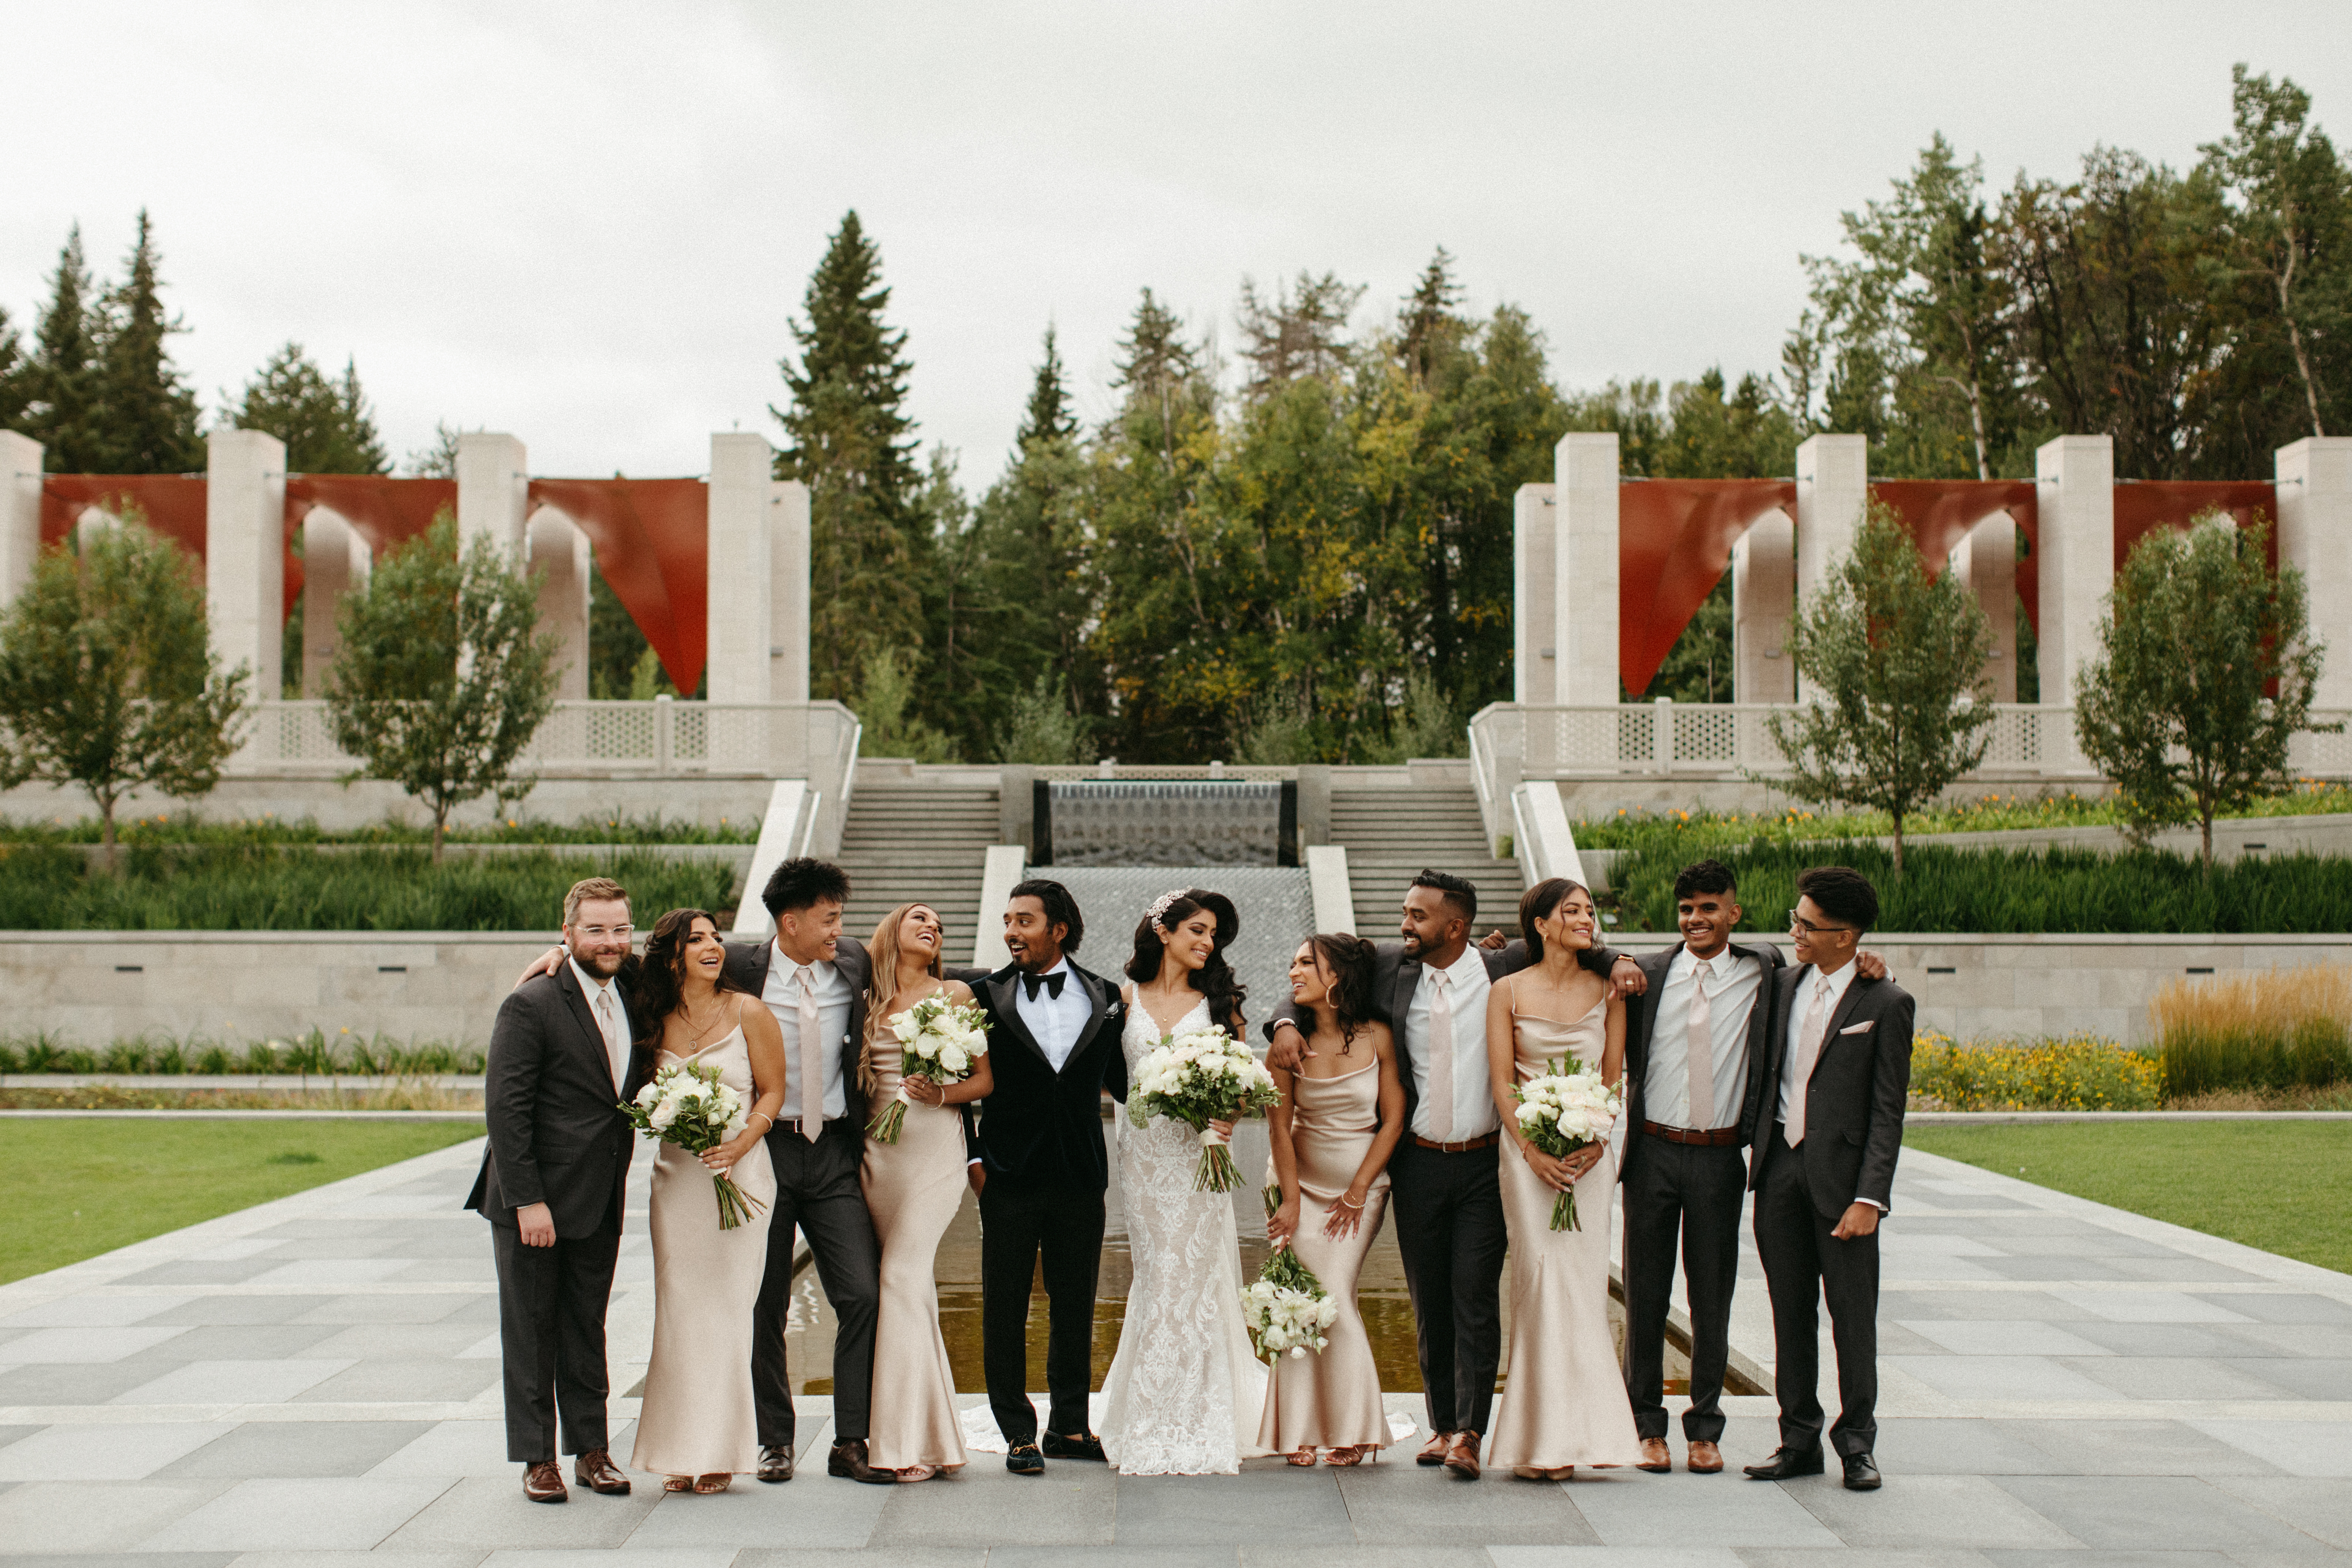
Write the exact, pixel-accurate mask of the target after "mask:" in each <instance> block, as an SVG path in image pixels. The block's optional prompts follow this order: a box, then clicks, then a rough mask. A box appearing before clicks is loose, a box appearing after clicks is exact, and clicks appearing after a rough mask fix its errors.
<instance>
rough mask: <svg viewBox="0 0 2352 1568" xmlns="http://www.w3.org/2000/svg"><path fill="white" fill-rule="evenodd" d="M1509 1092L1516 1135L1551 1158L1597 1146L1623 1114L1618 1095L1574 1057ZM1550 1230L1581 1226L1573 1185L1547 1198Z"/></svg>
mask: <svg viewBox="0 0 2352 1568" xmlns="http://www.w3.org/2000/svg"><path fill="white" fill-rule="evenodd" d="M1512 1093H1513V1094H1514V1095H1515V1096H1516V1097H1517V1100H1518V1102H1519V1113H1518V1114H1519V1133H1520V1135H1521V1136H1522V1137H1524V1138H1526V1139H1527V1141H1528V1142H1530V1143H1532V1144H1534V1145H1535V1146H1536V1147H1537V1148H1538V1149H1540V1150H1542V1151H1543V1152H1545V1153H1547V1154H1549V1155H1550V1156H1552V1157H1553V1158H1554V1159H1559V1158H1562V1157H1564V1156H1566V1155H1569V1154H1572V1153H1574V1152H1576V1151H1577V1150H1579V1149H1581V1148H1583V1147H1584V1146H1585V1145H1586V1144H1588V1143H1598V1142H1601V1141H1602V1140H1603V1139H1605V1138H1607V1137H1608V1136H1609V1130H1610V1129H1611V1128H1612V1127H1614V1126H1616V1125H1617V1118H1618V1117H1619V1116H1620V1115H1622V1114H1623V1112H1624V1110H1625V1096H1624V1093H1623V1091H1622V1090H1621V1089H1614V1088H1612V1087H1611V1086H1610V1085H1608V1084H1606V1083H1603V1082H1602V1081H1601V1075H1600V1074H1599V1073H1598V1072H1595V1071H1593V1070H1592V1069H1591V1068H1588V1067H1586V1066H1585V1065H1584V1064H1583V1063H1582V1062H1581V1061H1579V1060H1578V1059H1577V1058H1574V1057H1569V1058H1565V1059H1564V1060H1563V1059H1562V1058H1554V1059H1553V1060H1552V1061H1551V1063H1550V1064H1549V1071H1547V1072H1545V1073H1544V1074H1543V1075H1542V1076H1541V1077H1539V1078H1531V1079H1528V1081H1527V1082H1525V1083H1523V1084H1521V1085H1519V1086H1518V1087H1517V1089H1514V1090H1512ZM1551 1227H1552V1229H1554V1230H1582V1229H1583V1228H1584V1226H1583V1223H1582V1222H1581V1221H1580V1220H1579V1219H1578V1218H1577V1217H1576V1189H1575V1188H1574V1187H1573V1186H1570V1187H1566V1188H1563V1189H1562V1190H1561V1192H1560V1194H1559V1197H1557V1198H1555V1199H1553V1200H1552V1205H1551Z"/></svg>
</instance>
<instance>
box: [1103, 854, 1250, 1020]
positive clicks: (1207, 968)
mask: <svg viewBox="0 0 2352 1568" xmlns="http://www.w3.org/2000/svg"><path fill="white" fill-rule="evenodd" d="M1196 910H1206V911H1208V914H1209V917H1210V918H1211V919H1212V920H1213V921H1216V922H1217V938H1216V946H1215V947H1213V948H1212V949H1211V950H1210V952H1209V962H1208V963H1204V964H1202V965H1201V967H1200V968H1198V969H1196V970H1194V971H1192V974H1191V975H1190V976H1189V977H1188V978H1190V979H1191V981H1192V989H1193V990H1195V991H1198V992H1199V993H1200V994H1202V995H1203V996H1206V997H1207V998H1208V999H1209V1016H1210V1017H1211V1018H1212V1019H1213V1020H1214V1021H1215V1022H1217V1023H1220V1024H1223V1025H1224V1026H1225V1027H1227V1028H1228V1029H1231V1030H1233V1031H1234V1034H1236V1035H1238V1034H1240V1033H1241V1030H1242V1026H1243V1024H1244V1018H1243V1016H1242V1003H1243V1001H1244V999H1245V998H1246V997H1247V996H1248V995H1249V987H1248V986H1246V985H1244V984H1242V983H1241V979H1240V977H1239V976H1238V975H1236V974H1234V966H1233V964H1232V963H1229V962H1227V960H1226V958H1225V950H1226V949H1227V948H1229V947H1231V946H1233V945H1234V938H1235V937H1237V936H1239V935H1241V933H1242V917H1241V911H1240V910H1236V909H1234V901H1233V900H1231V899H1229V898H1227V897H1225V896H1224V894H1223V893H1213V892H1210V891H1209V890H1208V889H1205V888H1190V889H1186V890H1185V891H1184V893H1183V895H1182V896H1181V898H1178V899H1176V900H1173V901H1172V902H1171V903H1170V904H1169V906H1168V907H1167V909H1165V910H1162V911H1161V912H1160V925H1154V924H1153V923H1152V921H1151V917H1150V915H1146V916H1144V917H1143V919H1141V920H1140V921H1137V922H1136V926H1135V952H1134V953H1133V954H1132V955H1131V956H1130V957H1129V959H1128V961H1127V977H1128V978H1129V980H1132V981H1134V982H1135V983H1136V984H1139V985H1140V984H1144V983H1145V982H1146V981H1150V980H1152V979H1155V978H1157V977H1158V975H1159V973H1160V963H1162V961H1164V960H1165V959H1166V958H1167V956H1168V943H1167V942H1165V941H1163V940H1162V939H1161V937H1160V927H1161V926H1171V927H1172V926H1175V925H1178V924H1180V923H1181V922H1182V921H1187V920H1190V919H1191V918H1192V915H1193V913H1194V911H1196Z"/></svg>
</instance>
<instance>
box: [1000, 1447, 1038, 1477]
mask: <svg viewBox="0 0 2352 1568" xmlns="http://www.w3.org/2000/svg"><path fill="white" fill-rule="evenodd" d="M1004 1468H1006V1469H1008V1470H1011V1471H1012V1472H1013V1474H1014V1475H1016V1476H1042V1475H1044V1474H1045V1455H1043V1454H1041V1453H1039V1452H1038V1451H1037V1445H1036V1444H1034V1443H1015V1444H1013V1447H1010V1448H1007V1449H1006V1450H1005V1451H1004Z"/></svg>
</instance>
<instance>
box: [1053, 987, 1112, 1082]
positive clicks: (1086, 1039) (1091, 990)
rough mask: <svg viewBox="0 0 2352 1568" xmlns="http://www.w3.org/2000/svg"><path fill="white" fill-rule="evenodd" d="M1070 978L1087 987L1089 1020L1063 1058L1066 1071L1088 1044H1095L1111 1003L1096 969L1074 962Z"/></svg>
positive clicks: (1063, 1068)
mask: <svg viewBox="0 0 2352 1568" xmlns="http://www.w3.org/2000/svg"><path fill="white" fill-rule="evenodd" d="M1070 978H1071V979H1073V980H1075V981H1076V982H1077V983H1078V984H1080V985H1081V986H1083V987H1084V988H1085V989H1086V993H1087V1022H1086V1026H1085V1027H1084V1028H1082V1029H1080V1030H1079V1031H1078V1038H1077V1043H1076V1044H1075V1045H1073V1046H1072V1047H1070V1054H1069V1055H1068V1056H1066V1057H1064V1058H1062V1070H1063V1071H1064V1072H1067V1071H1069V1070H1070V1064H1071V1063H1072V1062H1075V1061H1076V1060H1077V1059H1078V1058H1079V1057H1080V1056H1082V1055H1084V1054H1085V1052H1086V1049H1087V1047H1088V1046H1091V1045H1093V1044H1094V1041H1095V1032H1096V1031H1097V1030H1098V1029H1100V1028H1101V1027H1102V1026H1103V1018H1104V1016H1106V1015H1107V1014H1108V1011H1109V1008H1110V1004H1109V1003H1108V1001H1107V1000H1106V999H1105V997H1104V993H1105V991H1106V990H1107V989H1108V987H1107V986H1106V985H1105V984H1103V982H1102V981H1100V980H1098V979H1097V978H1096V977H1095V973H1094V971H1092V970H1090V969H1080V968H1079V967H1078V966H1077V965H1076V964H1075V963H1074V964H1072V965H1070Z"/></svg>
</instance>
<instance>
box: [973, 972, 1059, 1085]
mask: <svg viewBox="0 0 2352 1568" xmlns="http://www.w3.org/2000/svg"><path fill="white" fill-rule="evenodd" d="M1019 994H1021V972H1020V971H1019V970H1017V969H1014V970H1009V971H1007V972H1006V973H1004V974H1003V975H1001V976H998V977H995V978H992V979H991V980H990V981H989V982H988V999H989V1005H990V1006H991V1007H992V1010H993V1011H994V1012H995V1014H996V1021H997V1022H998V1023H1000V1024H1002V1025H1003V1026H1004V1027H1005V1028H1006V1029H1007V1030H1009V1031H1011V1033H1012V1036H1013V1038H1014V1039H1015V1040H1017V1041H1019V1042H1020V1043H1021V1044H1022V1045H1024V1046H1025V1047H1028V1050H1029V1054H1030V1055H1031V1056H1033V1057H1035V1058H1037V1059H1038V1060H1039V1061H1040V1062H1042V1063H1044V1064H1045V1068H1046V1070H1047V1071H1049V1072H1050V1071H1052V1070H1053V1067H1054V1064H1053V1061H1052V1059H1051V1058H1048V1057H1047V1056H1046V1055H1045V1047H1043V1046H1041V1045H1039V1044H1038V1043H1037V1037H1036V1036H1034V1035H1033V1034H1031V1033H1030V1032H1029V1026H1028V1025H1027V1024H1025V1023H1024V1022H1023V1021H1022V1018H1021V1009H1020V1008H1019V1007H1018V1006H1017V1005H1015V1004H1014V998H1015V997H1017V996H1018V995H1019Z"/></svg>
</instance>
